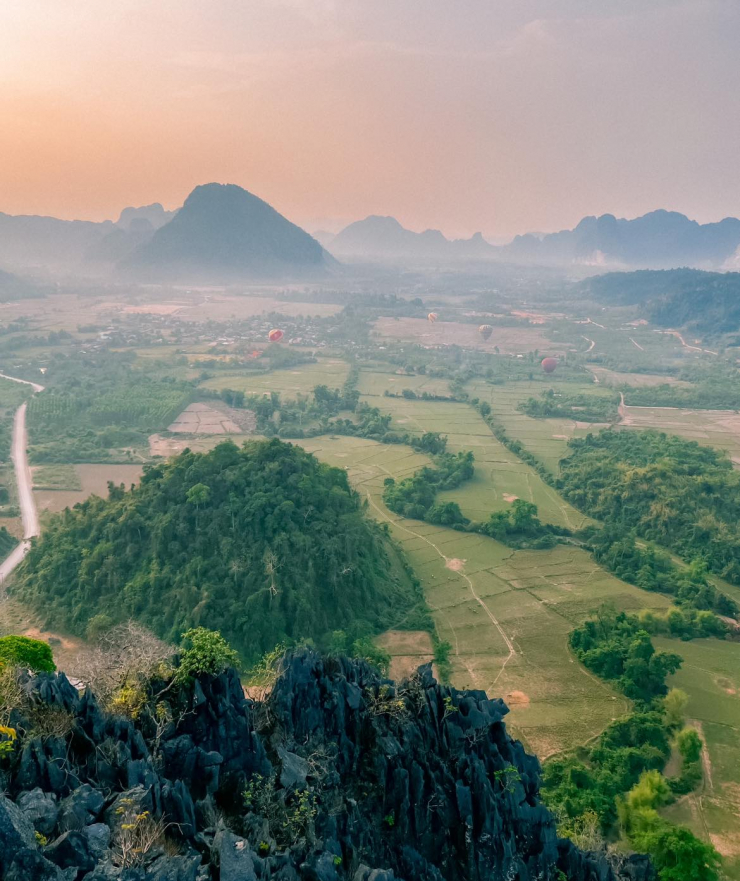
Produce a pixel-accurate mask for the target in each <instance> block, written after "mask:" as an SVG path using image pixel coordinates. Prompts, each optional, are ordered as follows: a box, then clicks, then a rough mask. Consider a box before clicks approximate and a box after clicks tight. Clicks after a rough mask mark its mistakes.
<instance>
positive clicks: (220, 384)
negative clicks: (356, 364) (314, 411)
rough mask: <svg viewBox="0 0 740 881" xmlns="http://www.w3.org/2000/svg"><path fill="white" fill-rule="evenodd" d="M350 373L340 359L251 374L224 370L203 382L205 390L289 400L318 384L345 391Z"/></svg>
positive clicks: (346, 365)
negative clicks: (274, 393)
mask: <svg viewBox="0 0 740 881" xmlns="http://www.w3.org/2000/svg"><path fill="white" fill-rule="evenodd" d="M348 373H349V364H348V363H347V361H344V360H342V359H340V358H320V359H319V360H318V361H317V362H316V363H315V364H300V365H298V366H297V367H295V368H293V369H290V370H274V371H273V372H272V373H262V374H255V373H253V372H250V371H246V370H243V371H234V372H231V371H228V370H226V371H224V372H219V373H218V375H217V376H214V377H213V378H211V379H207V380H206V381H205V382H203V383H201V388H208V389H215V390H216V391H220V390H221V389H225V388H229V389H234V390H235V391H243V392H246V393H247V394H249V395H264V394H269V393H270V392H278V393H279V394H280V395H282V397H284V398H286V399H291V398H295V397H296V396H297V395H299V394H302V395H308V394H310V393H311V392H312V391H313V389H314V387H315V386H317V385H327V386H329V388H341V387H342V385H343V384H344V381H345V380H346V378H347V374H348Z"/></svg>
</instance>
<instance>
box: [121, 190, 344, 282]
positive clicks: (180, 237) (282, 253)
mask: <svg viewBox="0 0 740 881" xmlns="http://www.w3.org/2000/svg"><path fill="white" fill-rule="evenodd" d="M334 263H335V261H334V260H333V259H332V258H331V257H330V256H329V255H328V254H327V253H326V251H324V249H323V248H322V247H321V245H320V244H319V243H318V242H317V241H316V240H315V239H313V238H311V236H310V235H309V234H308V233H307V232H304V230H302V229H301V228H300V227H298V226H296V225H295V224H294V223H291V222H290V221H289V220H287V219H286V218H285V217H283V216H282V215H281V214H279V213H278V212H277V211H276V210H275V209H274V208H272V207H271V206H270V205H268V204H267V202H264V201H263V200H262V199H259V198H258V197H257V196H255V195H253V194H252V193H249V192H247V190H244V189H242V188H241V187H238V186H235V185H234V184H217V183H211V184H205V185H203V186H199V187H196V188H195V189H194V190H193V192H192V193H191V194H190V195H189V196H188V198H187V199H186V200H185V204H184V205H183V206H182V208H181V209H180V210H179V211H178V212H177V214H176V215H175V217H173V218H172V220H170V222H169V223H167V224H165V225H164V226H162V227H161V228H160V229H158V230H157V231H156V232H155V233H154V235H153V236H152V238H151V240H150V241H149V242H147V243H145V244H143V245H142V246H140V247H139V248H137V249H136V250H135V251H134V252H133V254H132V255H131V256H130V257H129V258H127V259H125V260H124V261H122V262H121V263H120V264H119V267H120V269H121V271H122V272H124V273H125V274H127V275H129V276H132V277H135V278H137V279H142V280H147V281H182V282H186V283H190V282H202V283H214V284H218V283H228V282H233V281H239V280H250V279H255V280H259V279H272V278H304V277H320V276H321V275H323V274H324V273H325V272H326V271H327V269H329V268H330V267H331V266H332V265H334Z"/></svg>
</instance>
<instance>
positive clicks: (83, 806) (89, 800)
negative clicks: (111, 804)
mask: <svg viewBox="0 0 740 881" xmlns="http://www.w3.org/2000/svg"><path fill="white" fill-rule="evenodd" d="M104 804H105V798H104V797H103V795H102V793H100V792H98V790H96V789H93V788H92V786H90V784H89V783H84V784H83V785H82V786H80V787H78V788H77V789H75V791H74V792H73V793H71V794H70V795H68V796H67V797H66V798H65V799H63V800H62V802H61V804H60V805H59V827H60V829H63V830H65V831H66V830H70V829H83V828H84V827H85V826H89V825H91V824H92V823H94V822H95V821H96V820H97V819H98V817H99V816H100V812H101V811H102V810H103V805H104Z"/></svg>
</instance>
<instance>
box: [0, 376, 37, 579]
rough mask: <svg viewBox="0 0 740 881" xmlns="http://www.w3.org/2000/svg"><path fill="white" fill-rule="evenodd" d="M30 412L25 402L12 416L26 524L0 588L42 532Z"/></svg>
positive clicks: (2, 570) (2, 567)
mask: <svg viewBox="0 0 740 881" xmlns="http://www.w3.org/2000/svg"><path fill="white" fill-rule="evenodd" d="M0 378H2V379H9V380H11V381H12V382H20V383H22V384H23V385H30V386H31V387H32V388H33V393H34V394H36V393H37V392H42V391H43V390H44V387H43V386H42V385H39V384H38V383H36V382H29V381H28V380H25V379H18V378H17V377H15V376H8V375H7V374H5V373H0ZM27 410H28V403H27V402H25V401H24V402H23V403H22V404H21V405H20V407H18V409H17V410H16V411H15V416H14V417H13V442H12V447H11V452H10V458H11V459H12V461H13V468H14V470H15V482H16V486H17V488H18V504H19V507H20V509H21V520H22V522H23V541H21V542H20V544H18V545H17V546H16V547H15V548H13V550H12V551H11V552H10V554H9V555H8V556H7V557H6V558H5V559H4V560H3V562H2V563H0V585H2V584H3V583H4V582H5V579H6V578H7V577H8V576H9V575H10V574H11V572H13V570H14V569H15V568H16V566H18V564H19V563H20V562H21V561H22V560H23V558H24V557H25V556H26V554H27V553H28V551H29V550H30V548H31V539H32V538H34V537H35V536H37V535H38V534H39V533H40V531H41V529H40V527H39V515H38V511H37V510H36V503H35V502H34V500H33V478H32V477H31V468H30V467H29V464H28V454H27V447H28V431H27V430H26V411H27Z"/></svg>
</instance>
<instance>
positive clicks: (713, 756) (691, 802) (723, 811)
mask: <svg viewBox="0 0 740 881" xmlns="http://www.w3.org/2000/svg"><path fill="white" fill-rule="evenodd" d="M656 645H657V646H658V647H659V648H671V646H672V645H673V644H672V643H671V642H670V641H668V640H656ZM680 654H681V655H682V656H683V658H684V663H683V667H682V668H681V669H680V670H679V671H678V673H676V674H675V675H674V676H672V677H671V685H675V686H677V687H679V688H681V689H683V690H684V691H685V692H686V693H687V694H688V695H689V704H688V707H687V710H686V712H687V715H688V717H689V719H690V720H692V724H694V725H695V726H696V727H697V728H698V729H699V731H700V732H701V734H702V735H703V737H704V740H705V743H706V749H705V752H704V757H703V761H704V771H705V773H704V781H703V784H702V787H701V789H700V790H699V791H698V792H695V793H690V794H689V795H687V796H685V797H684V798H682V799H681V800H680V801H678V802H677V803H676V804H675V805H672V806H671V807H670V808H668V809H666V816H668V817H669V818H670V819H672V820H674V821H675V822H681V823H685V824H686V825H687V826H689V827H690V828H691V829H692V830H693V831H694V832H695V833H696V834H697V835H700V836H702V837H709V838H710V839H711V841H712V843H713V844H714V846H715V847H716V848H717V849H718V850H719V851H720V853H721V854H722V855H723V856H724V857H725V860H726V863H725V870H726V872H727V874H728V876H729V877H732V878H740V831H739V830H738V826H737V818H738V815H740V662H738V646H737V643H731V642H718V641H717V640H706V639H697V640H694V641H692V642H690V643H686V644H682V645H681V647H680Z"/></svg>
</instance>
